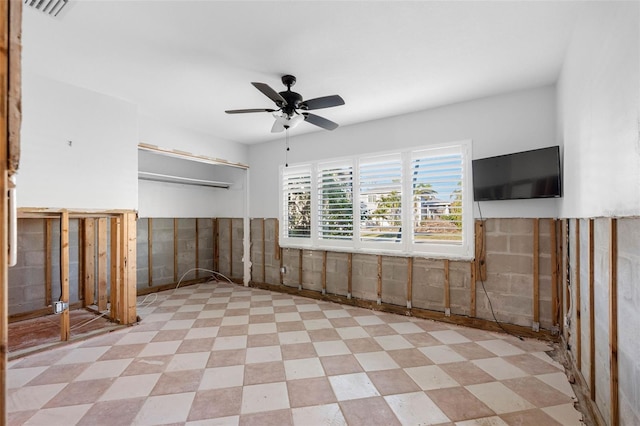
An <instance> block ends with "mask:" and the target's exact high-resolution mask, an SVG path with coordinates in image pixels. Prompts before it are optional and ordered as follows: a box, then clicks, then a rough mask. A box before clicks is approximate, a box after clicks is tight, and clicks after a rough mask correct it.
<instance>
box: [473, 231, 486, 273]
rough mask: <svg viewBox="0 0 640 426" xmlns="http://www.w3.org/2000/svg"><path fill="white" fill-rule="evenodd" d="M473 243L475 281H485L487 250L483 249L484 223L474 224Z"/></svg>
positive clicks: (484, 243)
mask: <svg viewBox="0 0 640 426" xmlns="http://www.w3.org/2000/svg"><path fill="white" fill-rule="evenodd" d="M475 231H476V232H475V243H476V263H475V265H476V279H479V280H481V281H486V280H487V250H486V248H485V245H486V242H485V234H484V221H482V220H476V222H475Z"/></svg>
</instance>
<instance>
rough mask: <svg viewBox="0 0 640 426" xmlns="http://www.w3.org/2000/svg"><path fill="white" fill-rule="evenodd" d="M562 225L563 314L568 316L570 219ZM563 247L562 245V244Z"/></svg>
mask: <svg viewBox="0 0 640 426" xmlns="http://www.w3.org/2000/svg"><path fill="white" fill-rule="evenodd" d="M563 225H564V238H563V241H564V242H565V244H566V248H567V249H566V250H565V251H564V256H565V269H564V301H565V314H570V312H569V309H571V298H570V293H569V286H570V285H571V276H570V275H569V271H571V249H570V247H571V235H570V233H569V231H570V229H571V219H565V220H564V221H563ZM563 245H564V244H563Z"/></svg>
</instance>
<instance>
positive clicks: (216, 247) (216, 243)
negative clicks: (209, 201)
mask: <svg viewBox="0 0 640 426" xmlns="http://www.w3.org/2000/svg"><path fill="white" fill-rule="evenodd" d="M211 220H212V221H213V223H212V225H213V269H214V270H215V271H218V272H219V271H220V228H219V223H218V219H217V218H214V219H211Z"/></svg>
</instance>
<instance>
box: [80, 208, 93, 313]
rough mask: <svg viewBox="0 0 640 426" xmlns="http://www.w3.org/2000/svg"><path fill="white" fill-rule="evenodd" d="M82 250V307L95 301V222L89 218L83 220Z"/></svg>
mask: <svg viewBox="0 0 640 426" xmlns="http://www.w3.org/2000/svg"><path fill="white" fill-rule="evenodd" d="M83 222H84V227H83V228H84V229H83V231H84V232H83V233H84V237H83V240H84V250H83V251H82V252H81V253H83V258H84V262H83V263H84V268H83V269H84V306H89V305H93V303H94V301H95V286H96V277H95V270H96V265H95V259H96V247H95V241H96V234H95V223H96V220H95V219H92V218H89V219H84V220H83Z"/></svg>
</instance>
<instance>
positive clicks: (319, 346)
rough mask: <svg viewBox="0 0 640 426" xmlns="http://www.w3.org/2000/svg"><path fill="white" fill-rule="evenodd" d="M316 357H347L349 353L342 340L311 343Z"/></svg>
mask: <svg viewBox="0 0 640 426" xmlns="http://www.w3.org/2000/svg"><path fill="white" fill-rule="evenodd" d="M313 347H314V348H315V349H316V352H317V353H318V356H333V355H348V354H350V353H351V351H350V350H349V348H348V347H347V345H345V343H344V342H343V341H342V340H333V341H330V342H313Z"/></svg>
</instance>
